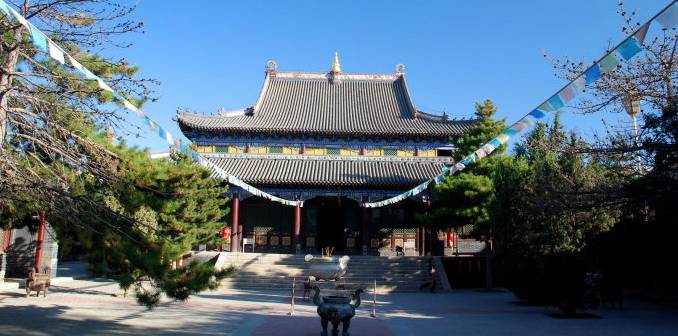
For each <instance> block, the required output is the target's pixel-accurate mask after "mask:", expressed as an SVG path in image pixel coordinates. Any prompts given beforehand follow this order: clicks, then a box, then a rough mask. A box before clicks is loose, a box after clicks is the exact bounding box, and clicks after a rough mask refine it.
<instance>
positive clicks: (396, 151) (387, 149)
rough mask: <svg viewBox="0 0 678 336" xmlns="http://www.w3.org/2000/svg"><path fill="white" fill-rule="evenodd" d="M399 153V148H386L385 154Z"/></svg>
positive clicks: (393, 154) (394, 154)
mask: <svg viewBox="0 0 678 336" xmlns="http://www.w3.org/2000/svg"><path fill="white" fill-rule="evenodd" d="M396 155H398V150H397V149H395V148H384V156H396Z"/></svg>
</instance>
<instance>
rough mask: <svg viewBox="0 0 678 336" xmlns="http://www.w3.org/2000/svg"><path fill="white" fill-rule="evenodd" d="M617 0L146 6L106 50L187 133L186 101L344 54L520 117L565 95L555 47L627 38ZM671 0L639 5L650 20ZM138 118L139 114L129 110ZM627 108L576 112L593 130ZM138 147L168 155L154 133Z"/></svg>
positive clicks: (222, 100) (218, 99)
mask: <svg viewBox="0 0 678 336" xmlns="http://www.w3.org/2000/svg"><path fill="white" fill-rule="evenodd" d="M616 3H617V0H569V1H536V0H532V1H482V2H481V1H350V2H348V1H347V2H342V1H310V0H309V1H275V2H273V1H270V2H264V1H261V2H259V1H257V2H255V1H190V2H188V1H182V2H179V1H139V2H138V11H137V12H136V14H135V15H136V16H137V18H138V19H139V20H142V21H143V22H144V26H145V33H144V34H139V35H134V36H130V37H131V40H132V42H133V43H134V45H133V46H132V47H131V48H128V49H116V50H113V49H111V50H105V51H104V52H105V53H108V54H114V55H115V56H119V57H124V58H126V59H127V60H129V61H130V63H134V64H137V65H139V66H140V67H141V69H142V70H141V73H142V76H145V77H151V78H155V79H157V80H159V81H160V82H161V85H160V86H159V87H158V88H157V95H158V97H159V98H160V99H159V100H158V101H157V102H152V103H148V104H147V105H146V106H145V107H144V111H145V112H146V113H147V114H149V115H150V116H151V117H152V118H153V119H155V120H156V121H158V122H159V123H160V124H161V125H162V126H163V127H165V128H167V129H168V130H170V131H171V132H172V133H174V134H175V135H179V134H180V133H181V132H180V131H179V128H178V126H177V125H176V122H174V121H173V120H172V118H173V117H174V115H175V111H176V109H177V107H187V108H189V109H191V110H194V111H198V112H202V113H215V112H216V111H217V110H218V109H219V108H220V107H224V108H226V109H235V108H242V107H246V106H250V105H251V104H253V103H254V101H255V99H256V97H257V95H258V94H259V90H260V89H261V86H262V84H263V79H264V66H265V63H266V60H268V59H275V60H276V61H277V62H278V67H279V69H280V70H283V71H294V70H303V71H327V70H329V69H330V65H331V61H332V56H333V54H334V52H335V51H338V52H339V55H340V59H341V65H342V70H343V71H345V72H375V73H391V72H394V66H395V65H396V64H398V63H403V64H405V65H406V67H407V78H408V85H409V88H410V91H411V93H412V96H413V100H414V102H415V104H416V105H417V107H418V108H420V109H421V110H424V111H427V112H431V113H442V112H443V111H446V112H447V113H448V114H450V115H451V116H453V117H471V116H472V115H473V111H474V109H473V106H474V103H475V102H478V101H482V100H484V99H485V98H490V99H492V100H493V101H494V102H495V104H496V105H497V106H498V109H499V112H498V114H499V116H500V117H506V118H507V119H508V122H509V123H511V122H513V121H515V120H517V119H518V118H520V117H521V116H523V115H524V114H526V113H527V112H529V111H530V110H532V109H533V108H534V107H535V106H536V105H538V104H539V103H541V102H542V101H543V100H544V99H545V98H547V97H549V96H550V95H551V94H553V93H554V92H556V91H557V90H558V89H559V88H560V87H561V86H562V85H563V84H564V81H563V80H560V79H558V78H556V77H555V76H554V74H553V71H552V69H551V65H550V64H549V63H548V62H546V61H545V60H544V58H543V55H542V53H543V52H544V51H546V52H548V53H549V54H551V55H553V56H556V57H562V56H571V57H574V58H577V59H583V60H585V61H586V62H587V63H591V62H592V61H593V60H595V59H597V58H599V57H600V56H602V55H603V54H604V52H605V49H606V48H607V47H608V46H610V45H614V44H616V43H618V42H620V41H621V39H622V38H623V34H622V33H621V30H620V24H621V19H620V17H619V15H618V14H616V9H617V6H616ZM667 3H668V0H629V1H626V7H627V9H629V10H633V9H635V10H637V13H638V17H639V18H641V20H642V21H645V20H647V19H649V18H650V17H651V16H652V15H654V14H655V13H656V12H657V11H659V10H660V9H661V8H663V7H664V6H665V5H666V4H667ZM128 115H129V118H130V120H132V121H135V122H136V120H135V119H134V118H136V117H135V116H134V115H133V114H128ZM603 118H604V119H606V121H607V122H608V123H611V124H615V123H618V122H626V121H627V117H626V116H625V115H616V114H615V115H609V114H607V115H602V114H601V115H593V116H579V115H573V114H572V113H567V114H566V115H565V116H564V121H565V123H566V126H568V127H570V128H575V129H577V130H578V131H580V132H582V133H583V134H584V135H590V134H591V133H592V132H594V131H596V130H598V131H599V130H601V125H602V123H601V119H603ZM127 140H128V142H129V143H130V144H134V145H139V146H142V147H149V148H150V149H151V150H152V151H154V152H157V151H163V150H166V148H167V146H166V145H165V144H164V142H163V141H162V140H160V139H159V138H156V137H155V136H154V135H152V134H150V133H145V138H135V137H127Z"/></svg>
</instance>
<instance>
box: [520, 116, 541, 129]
mask: <svg viewBox="0 0 678 336" xmlns="http://www.w3.org/2000/svg"><path fill="white" fill-rule="evenodd" d="M531 117H532V115H530V114H528V115H527V116H525V117H523V119H520V122H523V123H525V125H526V126H527V127H532V126H534V125H536V124H537V123H536V122H535V121H534V120H533V119H532V118H531Z"/></svg>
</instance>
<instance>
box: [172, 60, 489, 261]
mask: <svg viewBox="0 0 678 336" xmlns="http://www.w3.org/2000/svg"><path fill="white" fill-rule="evenodd" d="M177 120H178V123H179V126H180V127H181V130H182V132H183V133H184V135H186V137H188V138H189V139H191V140H192V141H193V142H194V143H195V144H196V145H197V150H198V152H200V153H201V154H202V155H203V156H204V157H206V158H209V159H210V160H211V161H212V162H214V163H215V164H216V165H218V166H219V167H221V168H223V169H224V170H225V171H226V172H227V173H229V174H231V175H233V176H235V177H238V178H240V179H242V180H243V181H245V182H247V183H249V184H251V185H253V186H255V187H257V188H259V189H262V190H264V191H266V192H269V193H271V194H274V195H277V196H281V197H284V198H288V199H296V200H303V201H304V206H303V208H293V207H288V206H284V205H281V204H278V203H275V202H271V201H268V200H266V199H262V198H258V197H250V195H248V194H247V193H245V192H244V191H242V190H239V189H238V188H235V187H233V188H231V189H230V192H231V193H232V195H231V197H232V204H231V206H232V211H233V214H234V222H235V223H234V225H233V229H232V232H233V233H234V239H233V241H234V244H233V245H234V246H233V247H232V250H233V251H237V250H238V248H239V246H240V242H241V239H242V238H243V237H245V238H253V239H254V241H255V246H256V247H255V250H256V251H259V252H281V253H282V252H294V251H295V250H297V252H300V251H309V252H317V251H318V250H319V249H321V248H325V247H330V248H333V250H334V251H335V253H348V254H389V253H393V252H394V251H395V250H396V247H401V248H405V250H406V251H405V252H406V253H407V254H421V253H424V252H426V251H429V250H430V246H431V243H432V241H435V240H437V236H436V234H435V233H431V232H427V231H426V229H425V228H423V227H421V226H419V225H418V224H417V223H416V222H415V219H414V215H413V214H414V213H415V212H416V211H421V210H424V209H425V207H426V204H427V203H428V198H429V196H428V195H427V194H426V193H424V194H420V195H419V196H418V197H415V198H413V199H408V200H406V201H403V202H399V203H396V204H393V205H390V206H387V207H382V208H374V209H366V208H361V207H360V206H359V204H360V202H366V201H376V200H381V199H385V198H387V197H391V196H393V195H396V194H399V193H401V192H403V191H405V190H408V189H410V188H412V187H414V186H415V185H418V184H420V183H422V182H424V181H425V180H427V179H429V178H431V177H433V176H435V175H437V174H439V173H440V171H441V169H442V168H443V167H444V166H445V165H451V164H453V163H454V162H453V159H452V157H451V154H452V151H453V150H454V148H452V147H451V146H450V145H449V143H450V138H451V137H455V136H459V135H461V134H463V133H464V132H467V131H468V130H469V129H471V128H472V127H474V126H475V124H476V121H475V120H449V119H448V117H447V116H446V115H443V116H437V115H432V114H427V113H424V112H422V111H419V110H417V109H416V108H415V105H414V103H413V102H412V98H411V96H410V92H409V90H408V87H407V82H406V80H405V74H404V66H402V65H400V66H398V67H397V72H396V73H393V74H354V73H344V72H342V71H341V68H340V65H339V60H338V57H337V56H336V55H335V59H334V63H333V66H332V71H330V72H327V73H314V72H283V71H278V70H277V64H275V62H273V61H269V63H268V65H267V69H266V77H265V80H264V85H263V88H262V90H261V93H260V94H259V97H258V98H257V100H256V102H255V104H254V105H252V106H251V107H248V108H245V109H242V110H236V111H229V112H226V111H221V112H220V113H219V114H218V115H215V116H212V115H199V114H194V113H188V112H185V111H178V112H177ZM427 246H428V247H427ZM248 248H249V247H248Z"/></svg>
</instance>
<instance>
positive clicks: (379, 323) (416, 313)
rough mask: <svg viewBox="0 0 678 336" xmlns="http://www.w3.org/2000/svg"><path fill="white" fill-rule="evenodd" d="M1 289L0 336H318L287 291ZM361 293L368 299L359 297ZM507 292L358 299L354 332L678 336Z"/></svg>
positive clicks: (626, 318) (84, 284) (667, 328)
mask: <svg viewBox="0 0 678 336" xmlns="http://www.w3.org/2000/svg"><path fill="white" fill-rule="evenodd" d="M8 287H10V286H5V287H4V288H3V289H2V290H0V334H1V335H120V334H134V335H141V334H144V335H156V334H163V335H319V334H320V323H319V321H318V319H317V317H316V316H315V307H314V306H312V304H310V303H306V302H301V303H298V304H297V305H296V313H295V314H294V315H293V316H288V315H287V313H288V312H289V309H290V304H289V293H288V292H283V291H267V292H254V291H239V290H224V289H222V290H217V291H214V292H207V293H204V294H202V295H198V296H196V297H193V298H191V299H190V300H189V301H187V302H183V303H178V302H169V301H167V302H163V303H162V304H161V306H160V307H158V308H156V309H154V310H146V309H145V308H143V307H140V306H138V305H137V304H136V303H135V302H134V300H133V299H132V298H129V297H128V298H123V297H121V296H120V294H121V293H120V291H119V290H118V288H117V285H116V284H115V283H112V282H110V281H103V280H102V281H94V280H67V281H58V282H57V283H56V284H55V285H53V287H52V288H51V292H50V293H49V294H48V296H47V297H46V298H43V297H39V298H38V297H35V296H32V297H29V298H25V297H24V295H23V294H24V293H25V292H23V290H20V289H17V288H16V287H14V288H8ZM367 296H369V295H367ZM514 301H515V299H514V298H513V296H512V295H511V294H510V293H507V292H489V293H488V292H481V291H474V290H465V291H455V292H451V293H443V294H429V293H398V294H392V295H387V296H382V297H379V298H378V302H377V315H378V316H377V318H376V319H374V318H371V317H370V313H371V312H372V302H371V300H370V301H367V302H366V301H363V305H362V306H361V307H360V308H359V311H358V313H357V316H356V318H355V320H354V323H353V325H352V331H353V332H352V334H353V335H377V336H378V335H474V336H479V335H615V336H618V335H678V311H676V310H672V309H669V308H662V307H658V306H654V305H650V304H644V303H640V302H633V301H631V302H629V303H628V307H627V308H626V309H624V310H623V311H619V310H612V309H604V310H595V311H591V313H593V314H595V315H597V316H599V318H592V319H579V320H564V319H557V318H553V317H549V316H547V313H549V312H553V311H554V310H553V309H552V308H545V307H530V306H522V305H517V304H515V302H514Z"/></svg>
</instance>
